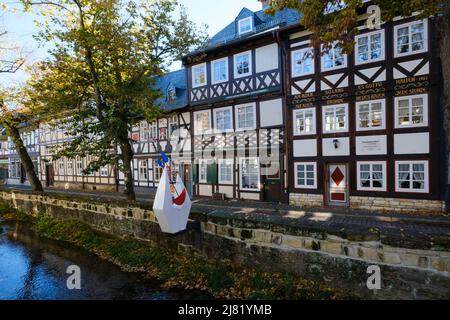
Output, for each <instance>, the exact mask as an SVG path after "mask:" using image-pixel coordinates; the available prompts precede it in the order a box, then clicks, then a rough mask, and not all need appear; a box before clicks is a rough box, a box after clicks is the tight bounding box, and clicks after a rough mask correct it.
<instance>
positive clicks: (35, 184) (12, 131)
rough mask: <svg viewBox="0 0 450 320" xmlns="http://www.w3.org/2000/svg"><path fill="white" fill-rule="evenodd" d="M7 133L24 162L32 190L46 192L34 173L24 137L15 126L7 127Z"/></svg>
mask: <svg viewBox="0 0 450 320" xmlns="http://www.w3.org/2000/svg"><path fill="white" fill-rule="evenodd" d="M5 127H6V132H7V133H8V135H9V136H10V137H11V140H12V141H13V142H14V145H15V146H16V151H17V153H18V154H19V157H20V161H21V162H22V166H23V168H24V169H25V172H26V173H27V177H28V181H29V182H30V185H31V189H32V190H33V191H39V192H42V191H44V190H43V188H42V184H41V181H40V180H39V178H38V176H37V174H36V172H35V171H34V165H33V161H32V160H31V158H30V155H29V154H28V151H27V148H26V147H25V146H24V144H23V140H22V137H21V136H20V132H19V129H18V128H17V126H15V125H13V124H8V125H5Z"/></svg>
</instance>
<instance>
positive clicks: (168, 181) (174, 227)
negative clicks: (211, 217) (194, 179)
mask: <svg viewBox="0 0 450 320" xmlns="http://www.w3.org/2000/svg"><path fill="white" fill-rule="evenodd" d="M161 155H162V161H161V160H157V163H158V165H159V166H160V167H161V168H163V173H162V176H161V180H160V181H159V185H158V189H157V191H156V196H155V201H154V203H153V211H154V212H155V215H156V218H157V219H158V223H159V226H160V227H161V230H162V231H163V232H164V233H171V234H175V233H178V232H181V231H183V230H186V226H187V222H188V218H189V212H190V211H191V206H192V202H191V199H190V198H189V195H188V193H187V190H186V187H185V185H184V183H183V181H181V178H180V175H179V174H177V177H176V179H175V180H173V175H172V164H171V161H170V159H169V158H168V157H167V155H166V154H165V153H164V152H161Z"/></svg>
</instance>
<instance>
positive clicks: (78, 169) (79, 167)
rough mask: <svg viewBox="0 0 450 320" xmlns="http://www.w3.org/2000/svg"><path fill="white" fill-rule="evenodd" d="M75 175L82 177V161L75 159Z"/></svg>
mask: <svg viewBox="0 0 450 320" xmlns="http://www.w3.org/2000/svg"><path fill="white" fill-rule="evenodd" d="M77 175H79V176H81V175H83V160H82V159H77Z"/></svg>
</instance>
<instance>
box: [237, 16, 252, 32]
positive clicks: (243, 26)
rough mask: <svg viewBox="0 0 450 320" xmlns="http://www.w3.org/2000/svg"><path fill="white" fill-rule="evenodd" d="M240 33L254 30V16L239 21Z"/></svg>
mask: <svg viewBox="0 0 450 320" xmlns="http://www.w3.org/2000/svg"><path fill="white" fill-rule="evenodd" d="M238 29H239V35H241V34H244V33H248V32H252V31H253V18H252V17H248V18H244V19H241V20H239V22H238Z"/></svg>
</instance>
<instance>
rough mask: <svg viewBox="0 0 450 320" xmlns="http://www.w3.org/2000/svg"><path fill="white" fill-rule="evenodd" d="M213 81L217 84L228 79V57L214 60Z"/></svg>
mask: <svg viewBox="0 0 450 320" xmlns="http://www.w3.org/2000/svg"><path fill="white" fill-rule="evenodd" d="M212 73H213V77H212V78H213V79H212V83H213V84H217V83H221V82H226V81H228V58H223V59H220V60H216V61H213V62H212Z"/></svg>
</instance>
